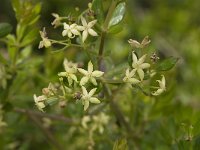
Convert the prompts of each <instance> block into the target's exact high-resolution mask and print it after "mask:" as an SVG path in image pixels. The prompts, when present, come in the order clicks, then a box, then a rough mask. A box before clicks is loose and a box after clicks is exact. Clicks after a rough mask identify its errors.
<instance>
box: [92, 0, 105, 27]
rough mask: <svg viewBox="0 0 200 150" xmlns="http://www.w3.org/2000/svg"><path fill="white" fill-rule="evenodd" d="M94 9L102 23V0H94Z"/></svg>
mask: <svg viewBox="0 0 200 150" xmlns="http://www.w3.org/2000/svg"><path fill="white" fill-rule="evenodd" d="M92 10H93V11H94V13H95V15H96V18H97V20H98V21H99V22H100V24H102V23H103V21H104V13H103V3H102V0H93V2H92Z"/></svg>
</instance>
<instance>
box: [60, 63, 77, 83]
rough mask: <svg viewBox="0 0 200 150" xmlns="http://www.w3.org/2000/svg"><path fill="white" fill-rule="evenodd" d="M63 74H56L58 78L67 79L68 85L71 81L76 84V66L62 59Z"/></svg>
mask: <svg viewBox="0 0 200 150" xmlns="http://www.w3.org/2000/svg"><path fill="white" fill-rule="evenodd" d="M63 65H64V68H65V72H60V73H58V76H61V77H67V80H68V83H69V85H72V83H73V80H74V81H75V82H77V77H76V75H75V73H76V72H77V64H76V63H72V62H69V61H68V60H67V59H64V62H63Z"/></svg>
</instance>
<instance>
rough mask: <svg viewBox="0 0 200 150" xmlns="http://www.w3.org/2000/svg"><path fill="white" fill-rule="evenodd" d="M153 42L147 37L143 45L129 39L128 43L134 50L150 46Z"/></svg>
mask: <svg viewBox="0 0 200 150" xmlns="http://www.w3.org/2000/svg"><path fill="white" fill-rule="evenodd" d="M150 42H151V40H149V37H148V36H145V37H144V39H143V40H142V42H141V43H139V42H138V41H136V40H133V39H129V40H128V43H129V44H130V45H131V46H132V47H133V48H144V47H145V46H146V45H148V44H149V43H150Z"/></svg>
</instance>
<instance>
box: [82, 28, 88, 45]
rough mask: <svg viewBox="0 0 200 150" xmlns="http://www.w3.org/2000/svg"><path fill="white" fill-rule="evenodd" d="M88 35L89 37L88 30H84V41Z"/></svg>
mask: <svg viewBox="0 0 200 150" xmlns="http://www.w3.org/2000/svg"><path fill="white" fill-rule="evenodd" d="M87 37H88V31H87V30H84V31H83V34H82V41H83V43H84V42H85V40H86V39H87Z"/></svg>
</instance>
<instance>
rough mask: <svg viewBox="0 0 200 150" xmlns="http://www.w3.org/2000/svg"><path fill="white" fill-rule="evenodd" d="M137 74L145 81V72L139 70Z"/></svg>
mask: <svg viewBox="0 0 200 150" xmlns="http://www.w3.org/2000/svg"><path fill="white" fill-rule="evenodd" d="M137 73H138V75H139V77H140V80H141V81H142V80H143V79H144V71H143V70H142V69H137Z"/></svg>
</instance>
